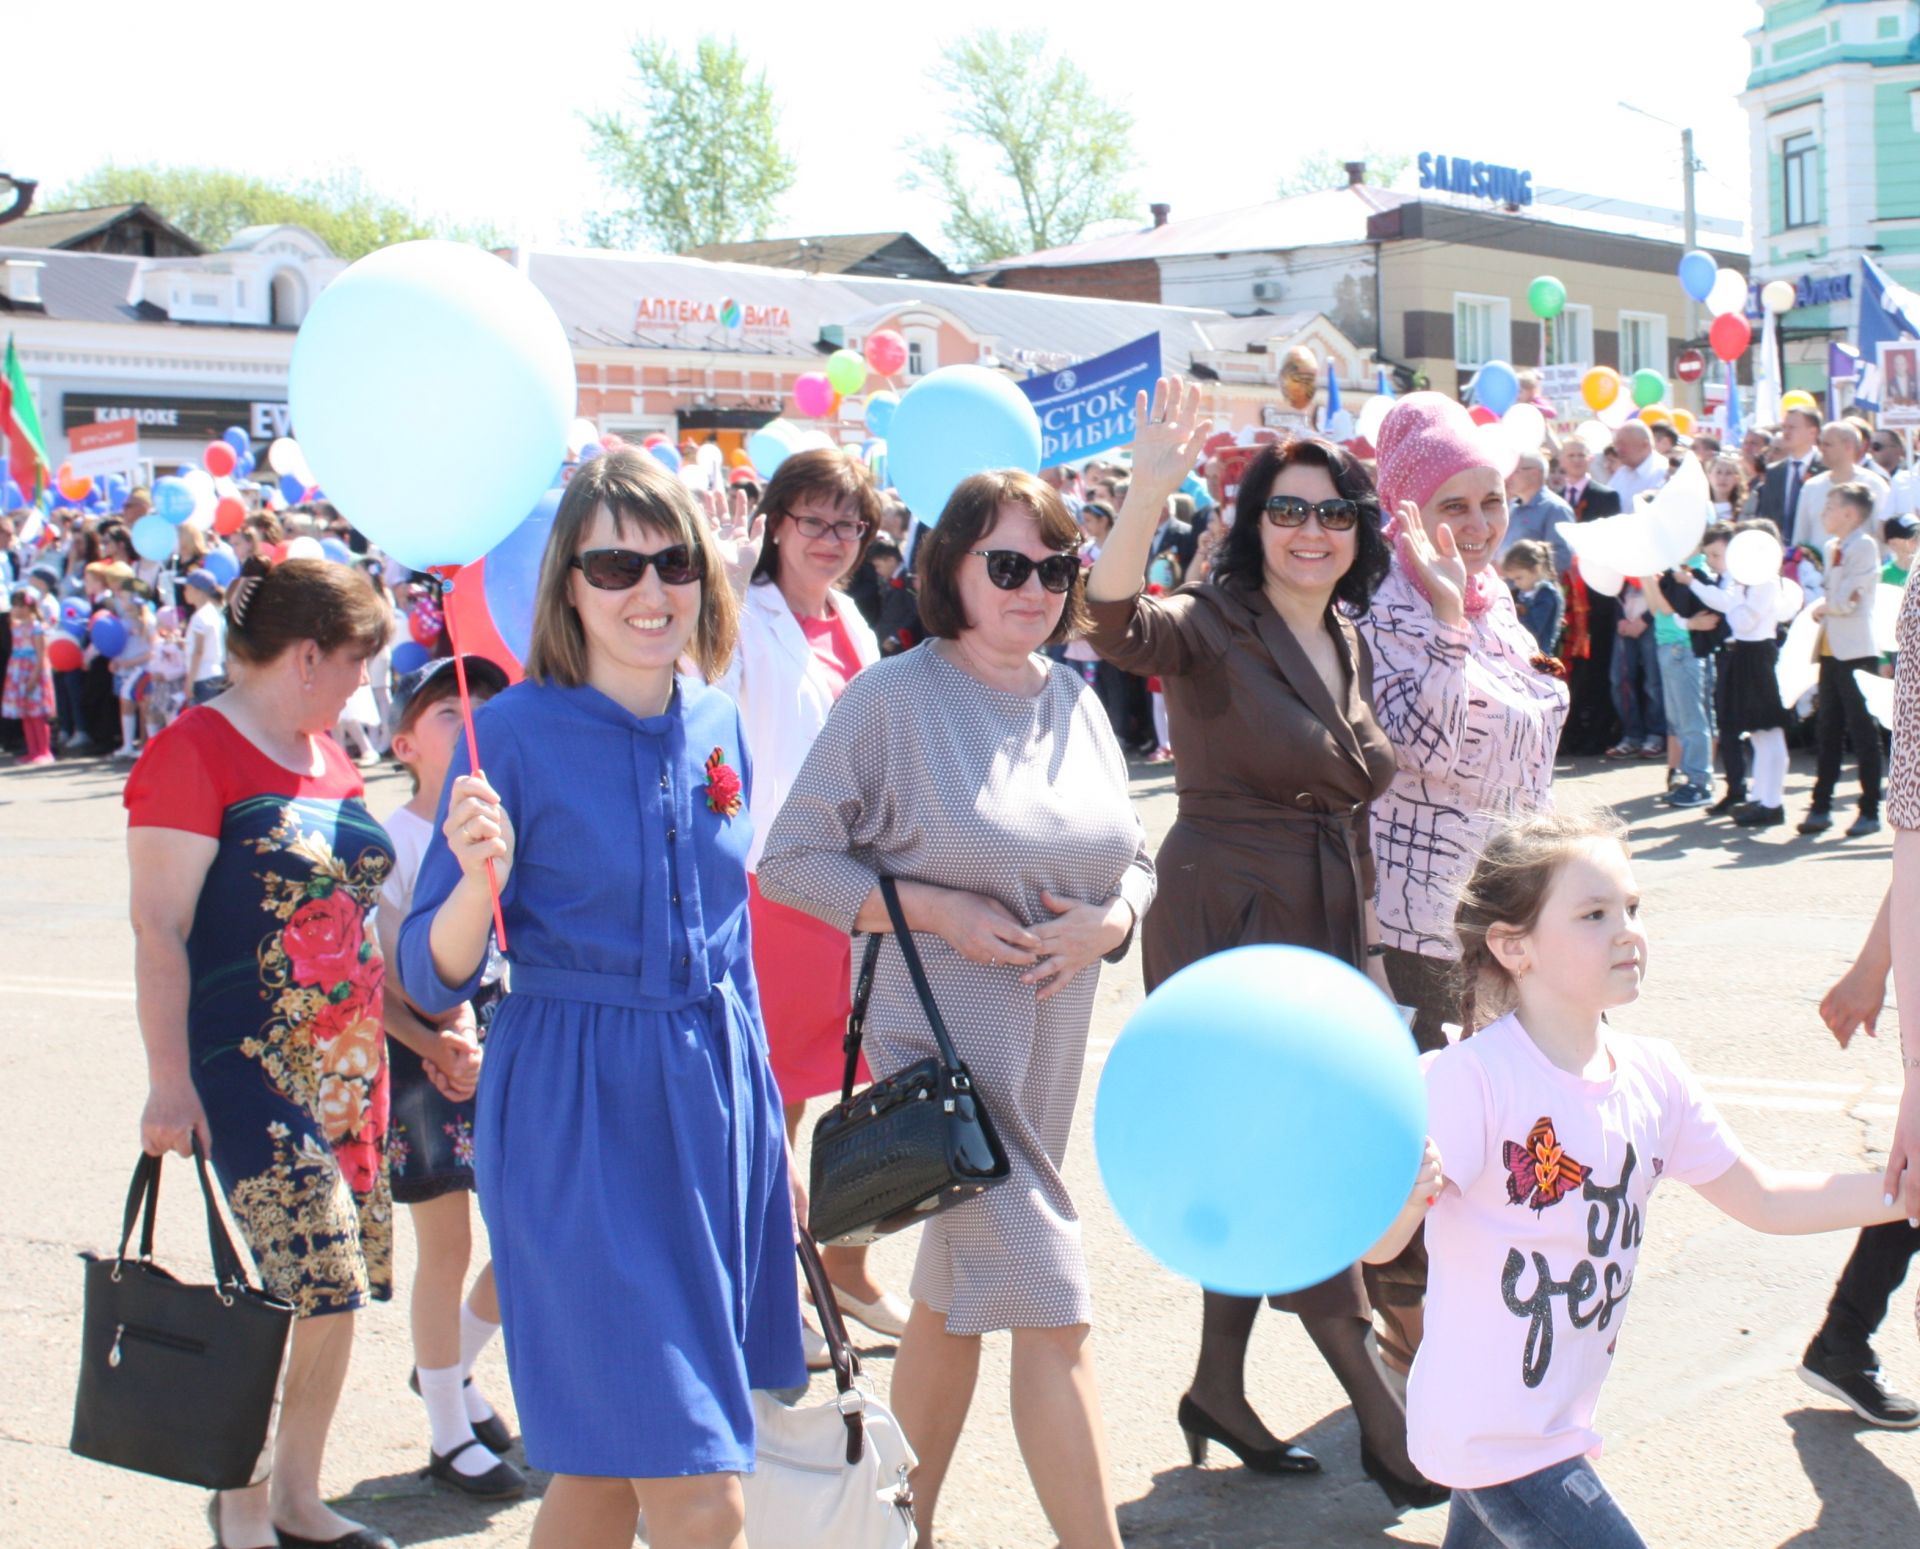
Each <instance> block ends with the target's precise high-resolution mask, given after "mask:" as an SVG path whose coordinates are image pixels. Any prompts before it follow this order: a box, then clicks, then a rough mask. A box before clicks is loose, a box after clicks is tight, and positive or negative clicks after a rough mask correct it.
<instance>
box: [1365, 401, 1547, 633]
mask: <svg viewBox="0 0 1920 1549" xmlns="http://www.w3.org/2000/svg"><path fill="white" fill-rule="evenodd" d="M1375 445H1376V446H1377V447H1378V449H1379V458H1378V461H1377V464H1376V466H1377V467H1378V469H1379V475H1378V479H1377V483H1378V485H1379V488H1380V509H1381V510H1382V511H1383V512H1384V513H1385V514H1386V517H1387V524H1386V528H1385V533H1386V537H1387V540H1388V542H1390V543H1392V544H1393V549H1394V556H1395V558H1396V559H1397V560H1398V561H1399V563H1400V568H1401V570H1402V571H1403V572H1404V573H1405V574H1406V576H1407V577H1408V579H1409V580H1411V581H1412V582H1413V583H1414V585H1415V586H1416V587H1419V588H1420V590H1421V592H1422V594H1423V595H1424V593H1425V591H1426V588H1425V587H1424V586H1422V585H1421V582H1420V573H1419V571H1418V570H1417V569H1415V567H1414V566H1413V565H1412V563H1411V562H1410V559H1409V555H1408V553H1407V547H1406V544H1407V540H1406V535H1405V534H1404V533H1403V532H1402V531H1401V527H1400V517H1399V509H1400V502H1401V501H1403V500H1411V501H1412V502H1413V503H1414V504H1415V505H1416V506H1422V507H1424V506H1425V505H1426V503H1427V502H1428V501H1429V500H1431V499H1433V496H1434V492H1435V491H1436V490H1438V489H1439V488H1440V486H1441V485H1443V484H1445V483H1446V482H1447V480H1448V479H1450V478H1452V477H1453V476H1454V475H1455V474H1456V473H1464V472H1465V471H1466V470H1467V469H1469V468H1491V469H1493V471H1494V472H1496V473H1497V474H1499V475H1500V477H1501V478H1502V479H1504V478H1506V476H1507V475H1508V474H1509V473H1511V472H1513V465H1514V463H1515V462H1516V461H1517V458H1516V455H1515V453H1514V451H1513V449H1512V447H1511V446H1509V445H1508V444H1507V442H1506V440H1505V438H1504V437H1502V436H1501V435H1500V434H1499V432H1497V431H1495V430H1493V429H1492V428H1491V427H1488V426H1482V425H1476V424H1474V422H1473V416H1472V415H1470V414H1468V413H1467V411H1466V410H1465V409H1464V408H1463V407H1461V405H1459V404H1458V403H1455V402H1454V400H1453V399H1451V398H1448V397H1446V396H1445V395H1444V394H1442V393H1409V394H1407V396H1406V397H1404V398H1402V399H1401V400H1400V401H1399V402H1398V403H1396V404H1395V405H1394V406H1393V407H1392V409H1390V410H1389V411H1388V412H1387V417H1386V419H1385V420H1384V421H1382V422H1381V425H1380V435H1379V438H1378V440H1377V441H1376V442H1375ZM1496 595H1497V591H1496V583H1495V578H1494V575H1493V570H1492V567H1491V566H1489V567H1488V568H1487V569H1485V570H1482V571H1480V572H1479V573H1478V574H1475V575H1471V576H1468V577H1467V599H1466V602H1467V612H1468V613H1472V614H1479V613H1484V612H1486V611H1487V609H1488V608H1490V607H1491V606H1492V605H1493V600H1494V597H1495V596H1496Z"/></svg>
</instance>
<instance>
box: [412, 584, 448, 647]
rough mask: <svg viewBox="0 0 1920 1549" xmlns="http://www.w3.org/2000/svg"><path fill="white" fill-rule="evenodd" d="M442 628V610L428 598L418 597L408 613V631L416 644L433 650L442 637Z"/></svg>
mask: <svg viewBox="0 0 1920 1549" xmlns="http://www.w3.org/2000/svg"><path fill="white" fill-rule="evenodd" d="M440 629H441V618H440V610H439V609H438V608H436V607H435V606H434V605H433V603H432V602H431V601H429V600H428V599H427V598H425V597H421V598H417V599H416V600H415V602H414V604H413V610H412V611H411V612H410V613H409V614H408V615H407V633H408V634H409V635H411V636H412V637H413V639H414V642H415V643H416V644H418V645H424V646H425V647H426V648H427V649H428V650H430V651H431V650H432V649H433V648H434V646H435V645H436V644H437V643H438V641H439V639H440Z"/></svg>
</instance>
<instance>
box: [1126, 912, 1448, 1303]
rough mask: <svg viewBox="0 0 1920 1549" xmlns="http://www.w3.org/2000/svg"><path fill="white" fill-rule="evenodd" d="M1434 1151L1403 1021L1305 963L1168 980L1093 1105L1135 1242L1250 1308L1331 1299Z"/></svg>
mask: <svg viewBox="0 0 1920 1549" xmlns="http://www.w3.org/2000/svg"><path fill="white" fill-rule="evenodd" d="M1426 1134H1427V1105H1426V1091H1425V1085H1424V1083H1423V1081H1422V1078H1421V1072H1420V1067H1419V1062H1418V1056H1417V1055H1416V1054H1415V1052H1414V1045H1413V1039H1412V1037H1411V1036H1410V1035H1409V1034H1408V1032H1407V1028H1406V1024H1405V1022H1404V1021H1403V1020H1402V1019H1401V1017H1400V1014H1399V1013H1398V1012H1397V1011H1395V1009H1394V1008H1393V1006H1391V1005H1390V1004H1389V1003H1388V1001H1387V999H1386V997H1385V996H1384V995H1382V994H1381V993H1380V992H1379V990H1377V989H1375V988H1374V986H1373V984H1372V982H1371V981H1370V980H1368V979H1367V978H1366V976H1365V975H1363V974H1360V973H1356V972H1355V971H1354V970H1353V969H1351V968H1349V967H1348V966H1347V965H1346V964H1345V963H1342V962H1339V961H1336V960H1335V959H1334V958H1331V957H1328V956H1326V955H1325V954H1324V953H1320V952H1310V951H1308V950H1307V949H1306V948H1304V947H1283V946H1250V947H1236V948H1234V949H1233V950H1232V951H1228V952H1221V953H1217V954H1216V955H1214V956H1212V957H1207V958H1202V959H1201V960H1200V961H1199V962H1197V963H1195V964H1193V965H1192V966H1191V967H1189V968H1185V969H1182V970H1181V971H1180V972H1179V973H1177V974H1175V975H1174V976H1173V977H1172V978H1171V979H1168V980H1167V981H1166V982H1165V983H1164V984H1162V985H1161V986H1160V987H1159V988H1158V989H1157V990H1155V991H1154V992H1153V994H1151V995H1149V996H1148V997H1147V999H1146V1002H1145V1003H1144V1004H1143V1005H1142V1006H1141V1007H1140V1009H1139V1010H1138V1011H1136V1012H1135V1013H1134V1014H1133V1016H1132V1017H1131V1018H1130V1019H1129V1020H1128V1022H1127V1025H1126V1027H1125V1029H1124V1030H1122V1032H1121V1034H1120V1037H1119V1039H1118V1041H1117V1042H1116V1043H1115V1044H1114V1046H1113V1051H1112V1053H1111V1054H1109V1055H1108V1056H1107V1064H1106V1069H1105V1071H1104V1072H1103V1073H1102V1075H1101V1077H1100V1090H1099V1094H1098V1096H1097V1098H1096V1100H1095V1103H1094V1118H1093V1144H1094V1151H1095V1154H1096V1155H1097V1157H1098V1158H1099V1162H1100V1177H1101V1181H1102V1182H1103V1183H1104V1184H1105V1185H1106V1189H1107V1194H1108V1196H1109V1197H1110V1198H1111V1199H1112V1201H1113V1208H1114V1210H1115V1211H1116V1212H1117V1213H1118V1214H1119V1216H1120V1219H1121V1220H1122V1221H1123V1222H1125V1223H1126V1226H1127V1229H1128V1230H1129V1231H1131V1232H1132V1233H1133V1235H1134V1236H1135V1237H1137V1238H1138V1239H1139V1240H1140V1242H1141V1244H1142V1246H1144V1247H1145V1248H1146V1249H1147V1251H1148V1252H1149V1253H1151V1254H1153V1256H1154V1257H1155V1258H1157V1259H1159V1260H1160V1261H1161V1262H1162V1263H1164V1264H1166V1265H1167V1266H1168V1267H1169V1268H1170V1269H1173V1270H1174V1271H1176V1272H1177V1273H1179V1274H1182V1275H1185V1276H1186V1277H1187V1278H1188V1279H1191V1280H1197V1281H1198V1282H1199V1283H1200V1284H1201V1285H1203V1286H1205V1287H1207V1288H1208V1289H1209V1290H1215V1291H1227V1292H1231V1293H1233V1294H1235V1295H1239V1296H1259V1295H1263V1294H1266V1293H1268V1292H1278V1291H1295V1290H1299V1289H1301V1288H1302V1287H1305V1286H1310V1285H1317V1284H1318V1283H1319V1282H1320V1281H1322V1280H1325V1279H1327V1278H1328V1277H1329V1276H1331V1275H1333V1274H1335V1273H1337V1272H1338V1271H1340V1270H1342V1269H1344V1268H1346V1267H1347V1265H1349V1264H1351V1263H1353V1262H1354V1261H1355V1260H1356V1259H1358V1258H1359V1257H1360V1256H1361V1254H1363V1253H1364V1252H1366V1250H1367V1249H1368V1248H1370V1247H1372V1246H1373V1244H1374V1243H1376V1242H1377V1241H1379V1239H1380V1236H1381V1234H1382V1233H1384V1232H1385V1231H1386V1229H1387V1228H1388V1227H1389V1226H1390V1225H1392V1224H1393V1220H1394V1217H1395V1216H1397V1215H1398V1214H1399V1212H1400V1209H1401V1207H1402V1206H1403V1205H1405V1204H1406V1201H1407V1194H1408V1191H1409V1190H1410V1189H1411V1188H1412V1187H1413V1180H1414V1176H1415V1174H1416V1173H1417V1172H1418V1171H1419V1168H1420V1156H1421V1151H1422V1148H1423V1146H1424V1144H1425V1138H1426Z"/></svg>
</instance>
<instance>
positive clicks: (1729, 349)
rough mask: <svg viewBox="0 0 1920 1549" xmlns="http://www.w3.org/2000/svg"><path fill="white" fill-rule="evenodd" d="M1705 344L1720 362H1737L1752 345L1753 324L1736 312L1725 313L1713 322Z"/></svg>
mask: <svg viewBox="0 0 1920 1549" xmlns="http://www.w3.org/2000/svg"><path fill="white" fill-rule="evenodd" d="M1707 342H1708V343H1709V344H1711V345H1712V346H1713V353H1714V354H1715V355H1717V356H1719V357H1720V359H1722V360H1738V359H1739V358H1740V357H1741V356H1742V355H1744V354H1746V353H1747V346H1748V345H1749V344H1751V343H1753V324H1751V323H1749V322H1748V321H1747V320H1746V319H1745V318H1744V317H1742V316H1741V315H1740V314H1739V313H1738V312H1726V313H1723V314H1722V315H1721V316H1719V317H1716V318H1715V319H1714V320H1713V327H1711V328H1709V329H1708V330H1707Z"/></svg>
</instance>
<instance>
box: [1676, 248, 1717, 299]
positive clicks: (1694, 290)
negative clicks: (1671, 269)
mask: <svg viewBox="0 0 1920 1549" xmlns="http://www.w3.org/2000/svg"><path fill="white" fill-rule="evenodd" d="M1719 273H1720V265H1719V264H1718V263H1716V262H1715V261H1714V257H1713V254H1711V253H1706V252H1702V251H1701V250H1700V249H1699V248H1697V247H1696V248H1695V249H1694V250H1693V251H1692V252H1690V253H1686V254H1684V255H1682V257H1681V259H1680V288H1681V289H1682V290H1684V291H1685V292H1686V293H1687V294H1688V295H1689V296H1691V297H1693V299H1694V300H1695V301H1705V300H1706V299H1707V293H1708V292H1709V291H1711V290H1712V289H1713V282H1714V279H1715V278H1716V277H1717V276H1718V275H1719Z"/></svg>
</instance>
